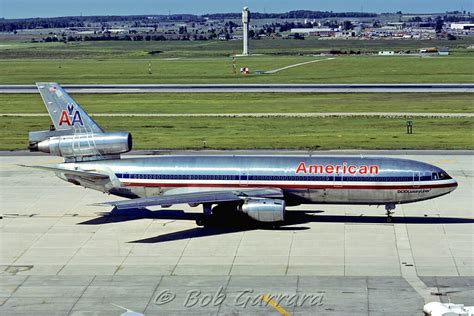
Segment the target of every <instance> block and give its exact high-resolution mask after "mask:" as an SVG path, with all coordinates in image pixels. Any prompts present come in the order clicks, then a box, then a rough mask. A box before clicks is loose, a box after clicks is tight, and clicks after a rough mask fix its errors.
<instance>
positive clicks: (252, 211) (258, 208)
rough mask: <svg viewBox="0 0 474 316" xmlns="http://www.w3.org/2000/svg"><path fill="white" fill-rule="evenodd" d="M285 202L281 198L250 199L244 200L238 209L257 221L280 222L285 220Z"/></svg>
mask: <svg viewBox="0 0 474 316" xmlns="http://www.w3.org/2000/svg"><path fill="white" fill-rule="evenodd" d="M285 208H286V204H285V201H283V200H273V199H253V200H252V199H250V200H247V201H245V202H244V203H243V204H242V205H241V206H240V207H239V208H238V210H239V211H240V212H243V213H245V214H247V215H248V216H249V217H250V218H253V219H254V220H256V221H259V222H266V223H272V222H282V221H284V220H285Z"/></svg>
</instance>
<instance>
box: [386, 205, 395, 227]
mask: <svg viewBox="0 0 474 316" xmlns="http://www.w3.org/2000/svg"><path fill="white" fill-rule="evenodd" d="M394 209H395V203H389V204H385V211H387V213H386V214H387V223H391V222H392V214H393V213H395V212H393V210H394Z"/></svg>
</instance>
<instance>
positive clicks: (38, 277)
mask: <svg viewBox="0 0 474 316" xmlns="http://www.w3.org/2000/svg"><path fill="white" fill-rule="evenodd" d="M370 153H371V152H364V155H370ZM373 153H374V152H372V154H373ZM395 153H396V154H393V153H392V154H391V155H390V152H387V153H385V154H384V155H385V156H392V157H403V158H410V159H416V160H420V161H425V162H427V163H432V164H435V165H437V166H440V167H441V168H443V169H445V170H446V171H447V172H448V173H449V174H450V175H452V176H453V177H454V178H456V180H457V181H458V183H459V187H458V189H457V190H456V191H454V192H453V193H451V194H449V195H447V196H443V197H440V198H437V199H434V200H429V201H425V202H419V203H414V204H406V205H400V206H398V207H397V209H396V213H395V223H390V224H388V223H386V222H385V218H384V216H383V213H384V210H383V208H377V207H375V206H344V205H315V206H307V205H306V206H299V207H292V208H290V211H289V217H290V218H291V219H292V221H291V223H289V224H288V225H286V226H284V227H282V228H280V229H276V230H268V229H260V228H255V227H254V228H252V227H247V228H242V227H240V228H239V227H233V226H232V225H230V226H229V225H223V226H222V227H217V228H200V227H196V225H195V223H194V218H195V217H196V214H197V213H196V212H199V210H198V209H196V208H191V207H189V206H188V205H184V206H183V205H176V206H173V207H171V208H169V209H164V210H162V211H158V209H152V210H149V211H136V212H134V213H132V214H130V213H117V214H115V215H110V214H109V212H110V210H111V209H110V208H108V207H102V206H94V205H93V204H95V203H98V202H104V201H111V200H116V199H117V198H116V197H113V196H108V195H105V194H102V193H99V192H95V191H91V190H86V189H84V188H81V187H77V186H74V185H72V184H68V183H66V182H63V181H61V180H59V179H58V178H56V177H55V176H54V175H53V174H51V173H48V172H44V171H40V170H32V169H26V168H23V167H20V166H18V164H26V165H40V164H41V165H47V164H53V163H57V162H60V161H61V159H59V158H57V157H49V156H32V155H15V154H14V153H13V154H12V153H9V154H8V155H2V156H0V162H1V164H0V201H1V216H2V218H1V219H0V271H1V272H0V314H5V315H26V314H35V315H67V314H68V315H86V314H87V315H120V314H121V313H123V312H124V311H123V310H120V308H118V307H117V306H115V305H112V304H117V305H120V306H124V307H126V308H129V309H131V310H134V311H136V312H140V313H144V314H145V315H163V314H166V315H169V314H171V315H182V314H184V313H190V314H193V315H209V314H211V315H229V314H233V315H240V314H242V315H261V314H267V313H270V314H273V315H278V312H277V311H276V310H274V309H273V308H272V307H271V306H270V305H264V304H260V303H259V302H261V299H260V298H259V295H260V294H265V295H267V294H270V295H280V294H281V295H283V294H285V293H286V294H288V295H293V297H296V298H301V297H302V296H303V295H307V296H311V298H312V300H311V299H309V300H306V301H305V302H304V303H303V304H299V303H301V302H299V303H298V304H293V303H292V302H289V301H288V299H286V300H285V299H282V300H281V302H280V303H281V304H280V305H281V307H282V308H284V309H285V310H286V311H287V312H288V313H289V314H291V315H308V314H312V315H315V314H317V315H340V314H348V313H351V315H369V314H370V315H381V314H384V315H400V314H406V315H414V314H417V313H420V311H421V308H422V305H423V304H424V302H425V301H426V300H439V299H440V300H441V301H444V302H447V301H448V295H447V294H446V293H449V298H450V299H451V301H452V302H454V303H463V304H466V305H474V296H473V295H472V293H473V291H474V240H473V239H472V236H473V234H474V201H473V197H472V192H473V190H474V181H473V180H474V170H473V167H472V166H473V164H474V156H473V155H472V154H469V152H459V154H458V152H456V151H452V152H450V151H445V152H439V151H438V152H429V151H424V152H419V153H418V152H395ZM314 154H318V153H313V155H314ZM326 154H327V153H326ZM334 154H338V153H337V152H335V153H334ZM353 154H356V153H355V152H353ZM377 154H381V153H380V152H378V153H377ZM432 292H433V293H434V294H436V293H437V294H438V295H433V294H432ZM205 295H208V296H209V297H210V298H212V300H211V301H209V302H208V301H207V299H204V300H201V299H202V298H203V297H204V296H205ZM190 296H191V298H190ZM255 297H256V298H255ZM194 298H198V299H197V300H193V299H194ZM242 299H243V301H242ZM254 300H255V302H257V303H256V304H252V303H251V302H254ZM245 302H247V304H245ZM311 302H313V303H315V304H313V305H311V304H310V303H311ZM193 303H195V304H194V305H193ZM396 304H399V305H396Z"/></svg>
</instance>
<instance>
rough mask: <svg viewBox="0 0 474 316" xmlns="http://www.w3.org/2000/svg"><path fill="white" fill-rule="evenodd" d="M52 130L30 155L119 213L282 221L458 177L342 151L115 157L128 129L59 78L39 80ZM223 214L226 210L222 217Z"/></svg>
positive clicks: (411, 194)
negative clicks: (160, 211) (91, 108)
mask: <svg viewBox="0 0 474 316" xmlns="http://www.w3.org/2000/svg"><path fill="white" fill-rule="evenodd" d="M37 86H38V89H39V92H40V94H41V97H42V98H43V101H44V103H45V105H46V108H47V109H48V112H49V115H50V116H51V119H52V121H53V124H54V128H51V130H49V131H37V132H30V133H29V142H30V147H29V148H30V150H31V151H41V152H45V153H50V154H53V155H57V156H61V157H64V158H65V162H64V163H61V164H58V165H57V166H54V167H40V168H44V169H49V170H52V171H54V172H55V173H56V174H57V176H58V177H59V178H61V179H63V180H65V181H68V182H71V183H73V184H76V185H81V186H83V187H86V188H91V189H94V190H98V191H102V192H104V193H109V194H114V195H117V196H121V197H127V198H130V200H122V201H117V202H107V203H104V204H108V205H112V206H115V208H116V209H137V208H144V207H148V206H162V207H167V206H171V205H173V204H180V203H187V204H189V205H191V206H198V205H202V206H203V210H204V215H203V216H202V217H201V218H200V219H199V220H198V221H197V222H198V225H205V224H206V223H208V219H209V218H210V217H209V216H211V215H213V214H217V213H220V214H223V212H229V213H228V214H229V215H230V214H232V212H235V211H238V212H243V213H245V214H247V215H248V216H249V217H250V218H252V219H254V220H256V221H259V222H266V223H273V224H274V225H278V224H279V223H283V222H284V219H285V211H286V207H287V206H294V205H299V204H324V203H331V204H367V205H384V206H385V210H386V214H387V221H391V214H392V213H393V212H392V210H394V209H395V205H396V204H401V203H410V202H416V201H422V200H427V199H431V198H435V197H438V196H442V195H445V194H447V193H449V192H451V191H453V190H454V189H455V188H456V187H457V182H456V181H455V180H454V179H453V178H451V177H450V176H449V175H448V174H447V173H446V172H445V171H443V170H442V169H440V168H438V167H435V166H432V165H429V164H427V163H423V162H418V161H412V160H406V159H393V158H372V157H370V158H369V157H342V156H335V157H330V156H316V157H312V156H303V155H301V156H273V155H272V156H255V155H254V156H244V155H227V156H209V155H207V156H206V155H197V156H189V155H187V156H180V155H172V156H171V155H170V156H154V157H144V158H121V157H120V154H122V153H126V152H128V151H130V150H131V149H132V136H131V134H130V133H128V132H104V131H103V130H102V129H101V128H100V127H99V125H97V123H96V122H94V120H93V119H92V118H91V117H90V116H89V115H87V113H86V112H85V111H84V110H83V109H82V108H81V107H80V106H79V105H78V104H77V103H76V102H75V101H74V100H73V99H72V98H71V97H70V96H69V95H68V94H67V93H66V92H65V91H64V90H63V89H62V88H61V87H60V86H59V84H57V83H37ZM224 214H227V213H224Z"/></svg>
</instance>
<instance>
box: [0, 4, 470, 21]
mask: <svg viewBox="0 0 474 316" xmlns="http://www.w3.org/2000/svg"><path fill="white" fill-rule="evenodd" d="M245 5H247V6H248V7H249V8H250V10H251V11H258V12H264V11H265V12H286V11H290V10H298V9H305V10H315V11H317V10H320V11H336V12H341V11H361V9H362V10H363V11H364V12H395V11H399V10H401V11H402V12H415V13H416V12H445V11H453V10H461V9H463V10H466V11H472V9H473V1H472V0H451V1H449V0H418V1H417V0H397V1H390V0H385V1H384V0H352V1H349V0H329V1H327V0H292V1H288V0H283V1H282V0H248V1H225V0H199V1H191V0H63V1H59V0H40V1H38V0H0V17H5V18H22V17H24V18H26V17H51V16H65V15H80V14H82V15H130V14H168V12H171V13H172V14H173V13H192V14H204V13H215V12H239V11H240V9H241V8H242V7H243V6H245Z"/></svg>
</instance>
